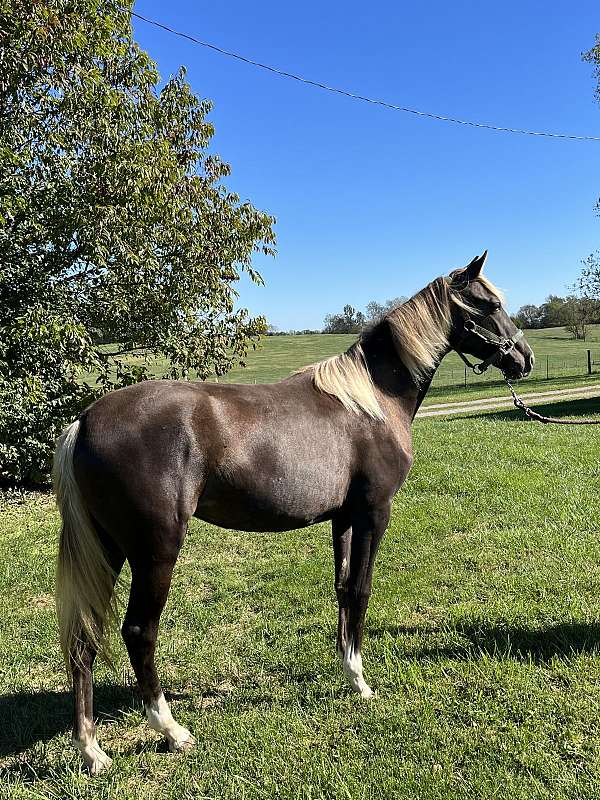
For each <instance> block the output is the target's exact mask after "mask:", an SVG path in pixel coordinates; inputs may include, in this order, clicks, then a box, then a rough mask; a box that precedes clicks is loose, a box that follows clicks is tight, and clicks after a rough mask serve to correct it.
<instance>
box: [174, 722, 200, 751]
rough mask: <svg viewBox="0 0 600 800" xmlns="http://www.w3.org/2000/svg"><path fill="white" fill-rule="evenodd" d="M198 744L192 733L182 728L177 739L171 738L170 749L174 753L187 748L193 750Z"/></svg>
mask: <svg viewBox="0 0 600 800" xmlns="http://www.w3.org/2000/svg"><path fill="white" fill-rule="evenodd" d="M195 744H196V740H195V739H194V737H193V736H192V734H191V733H190V732H189V731H188V730H186V729H185V728H182V729H181V733H180V734H179V735H178V736H177V738H176V739H169V750H170V751H171V752H172V753H183V752H185V751H186V750H191V749H192V747H193V746H194V745H195Z"/></svg>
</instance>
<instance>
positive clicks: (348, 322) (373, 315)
mask: <svg viewBox="0 0 600 800" xmlns="http://www.w3.org/2000/svg"><path fill="white" fill-rule="evenodd" d="M405 301H406V298H405V297H394V298H392V299H391V300H388V301H387V302H386V303H378V302H377V301H376V300H371V302H370V303H367V306H366V308H365V311H364V312H362V311H359V310H357V309H355V308H354V307H353V306H351V305H345V306H344V308H343V309H342V311H341V312H340V313H338V314H327V316H326V317H325V324H324V326H323V333H360V332H361V331H363V330H364V329H365V328H367V327H368V326H369V325H373V324H375V323H376V322H378V321H379V320H380V319H381V318H382V317H383V316H384V314H386V313H387V312H388V311H391V309H392V308H395V307H396V306H399V305H401V304H402V303H404V302H405Z"/></svg>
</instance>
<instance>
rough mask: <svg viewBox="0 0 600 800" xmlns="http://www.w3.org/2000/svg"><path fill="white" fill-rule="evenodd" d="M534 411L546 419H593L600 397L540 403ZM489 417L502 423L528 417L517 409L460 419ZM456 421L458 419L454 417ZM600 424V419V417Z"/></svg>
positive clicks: (599, 405)
mask: <svg viewBox="0 0 600 800" xmlns="http://www.w3.org/2000/svg"><path fill="white" fill-rule="evenodd" d="M531 407H532V408H533V410H534V411H537V413H538V414H543V415H544V416H546V417H557V418H558V419H568V418H569V417H572V418H573V419H578V418H581V417H591V416H593V415H595V414H600V397H589V398H582V399H580V400H563V401H562V402H554V403H540V404H539V405H537V404H535V403H532V406H531ZM482 417H488V418H491V419H496V420H498V421H500V422H527V421H528V420H527V417H526V416H525V414H524V412H523V411H520V410H519V409H516V408H511V409H509V410H502V411H486V412H483V411H482V412H481V413H476V414H461V415H460V419H481V418H482ZM453 419H456V417H453ZM598 422H599V423H600V417H598ZM530 424H531V425H540V424H542V423H540V422H536V421H535V420H530Z"/></svg>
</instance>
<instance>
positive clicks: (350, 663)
mask: <svg viewBox="0 0 600 800" xmlns="http://www.w3.org/2000/svg"><path fill="white" fill-rule="evenodd" d="M340 655H341V658H342V666H343V668H344V674H345V676H346V677H347V678H348V681H349V683H350V686H351V687H352V688H353V689H354V691H355V692H358V693H359V694H360V696H361V697H362V698H364V699H365V700H370V699H371V697H373V696H374V695H373V690H372V689H371V687H370V686H368V685H367V683H366V681H365V679H364V678H363V663H362V656H361V654H360V651H359V650H355V649H354V646H353V643H351V642H350V643H348V644H347V645H346V647H345V649H344V652H343V653H341V654H340Z"/></svg>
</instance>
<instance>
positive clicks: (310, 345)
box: [134, 325, 600, 402]
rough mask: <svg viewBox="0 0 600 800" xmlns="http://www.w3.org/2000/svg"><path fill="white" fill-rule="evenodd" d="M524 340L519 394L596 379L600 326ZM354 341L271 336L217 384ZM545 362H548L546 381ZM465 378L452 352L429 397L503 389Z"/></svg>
mask: <svg viewBox="0 0 600 800" xmlns="http://www.w3.org/2000/svg"><path fill="white" fill-rule="evenodd" d="M526 337H527V340H528V341H529V343H530V344H531V346H532V347H533V350H534V352H535V354H536V359H537V366H536V369H535V370H534V372H533V373H532V375H531V376H530V377H529V378H528V379H527V380H526V381H523V382H522V383H521V388H522V389H523V390H528V391H536V390H540V391H541V390H545V389H562V388H569V387H570V386H579V385H584V384H585V383H587V382H592V383H594V382H596V383H597V382H598V381H600V363H598V364H596V365H595V366H594V369H595V371H596V374H595V375H592V376H588V375H587V374H586V373H587V357H586V351H587V349H588V348H589V349H591V350H592V355H593V358H594V360H595V361H597V362H600V326H598V325H595V326H594V325H592V326H590V330H589V334H588V339H587V341H586V342H581V341H574V340H573V339H572V338H570V337H569V335H568V334H567V333H566V332H565V331H564V329H563V328H547V329H545V330H534V331H526ZM355 339H356V336H354V335H345V334H339V335H336V334H331V335H324V334H312V335H305V336H269V337H266V338H265V339H263V340H262V342H261V343H260V345H259V347H258V348H257V349H256V350H255V351H252V352H251V353H250V354H249V356H248V359H247V366H246V367H245V368H241V367H238V368H236V369H233V370H232V371H231V372H230V373H229V374H228V375H227V376H226V377H225V378H223V379H221V380H223V381H226V382H235V383H238V382H239V383H254V382H258V383H260V382H263V381H264V382H272V381H277V380H281V379H282V378H285V377H286V376H287V375H289V374H290V373H291V372H292V371H293V370H295V369H298V368H299V367H303V366H305V365H306V364H311V363H313V362H314V361H319V360H321V359H323V358H327V357H328V356H331V355H335V354H336V353H341V352H343V351H344V350H346V349H347V348H348V347H349V346H350V345H351V344H352V342H354V341H355ZM546 358H548V359H549V362H548V374H549V378H548V379H547V378H546ZM134 360H135V359H134ZM163 369H164V362H162V361H157V362H155V363H154V364H153V366H152V371H153V374H159V373H160V372H161V370H163ZM464 374H465V369H464V364H463V362H462V361H461V360H460V358H459V357H458V355H457V354H456V353H450V355H448V356H447V357H446V358H445V359H444V361H443V362H442V364H441V366H440V369H439V370H438V372H437V374H436V377H435V379H434V382H433V385H432V387H431V389H430V392H429V395H428V399H429V400H430V401H431V400H432V399H434V398H435V401H436V402H440V401H442V402H443V401H444V400H448V401H452V400H462V399H466V398H470V397H472V398H473V399H475V398H479V397H486V396H489V395H491V394H498V393H499V392H500V393H503V392H505V391H506V387H505V385H504V383H503V382H502V380H501V376H500V375H499V373H498V371H497V370H494V369H490V370H489V371H488V372H487V373H485V374H484V375H481V376H476V375H473V374H472V373H471V372H469V373H468V375H467V381H468V383H467V386H466V387H465V385H464ZM426 402H427V401H426Z"/></svg>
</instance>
